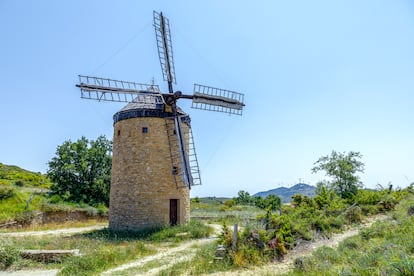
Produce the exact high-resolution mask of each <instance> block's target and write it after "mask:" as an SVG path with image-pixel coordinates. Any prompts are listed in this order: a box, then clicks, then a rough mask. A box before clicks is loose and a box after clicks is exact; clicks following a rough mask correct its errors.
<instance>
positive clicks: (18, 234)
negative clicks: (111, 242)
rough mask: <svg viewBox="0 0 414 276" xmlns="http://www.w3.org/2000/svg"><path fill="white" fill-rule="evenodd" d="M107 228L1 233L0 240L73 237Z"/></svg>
mask: <svg viewBox="0 0 414 276" xmlns="http://www.w3.org/2000/svg"><path fill="white" fill-rule="evenodd" d="M105 227H107V226H104V225H97V226H88V227H78V228H64V229H57V230H44V231H26V232H9V233H0V238H2V237H27V236H32V237H33V236H44V235H64V236H71V235H73V234H78V233H84V232H89V231H93V230H99V229H103V228H105Z"/></svg>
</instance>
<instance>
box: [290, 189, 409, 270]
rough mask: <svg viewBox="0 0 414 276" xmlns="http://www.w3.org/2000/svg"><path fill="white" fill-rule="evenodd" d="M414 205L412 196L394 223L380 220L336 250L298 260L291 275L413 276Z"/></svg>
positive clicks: (399, 209) (322, 250) (399, 207)
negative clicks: (411, 211)
mask: <svg viewBox="0 0 414 276" xmlns="http://www.w3.org/2000/svg"><path fill="white" fill-rule="evenodd" d="M410 206H414V197H413V196H411V197H409V198H407V199H405V200H403V201H402V202H401V203H400V204H399V205H397V207H396V210H395V211H394V212H392V214H391V215H392V217H393V219H394V220H387V221H381V222H380V221H377V222H375V223H374V224H373V225H372V226H371V227H369V228H366V229H362V230H360V233H359V235H357V236H354V237H351V238H348V239H346V240H344V241H343V242H341V243H340V244H339V246H338V248H337V249H332V248H328V247H322V248H319V249H318V250H316V251H315V252H314V253H313V254H312V255H311V256H309V257H306V258H301V259H297V260H295V270H294V271H293V272H292V273H290V274H291V275H414V216H413V215H410V214H409V213H408V210H409V208H410Z"/></svg>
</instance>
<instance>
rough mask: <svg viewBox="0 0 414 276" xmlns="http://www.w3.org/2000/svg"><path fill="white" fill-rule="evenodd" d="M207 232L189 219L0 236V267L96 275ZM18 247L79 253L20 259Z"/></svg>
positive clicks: (207, 232) (209, 230)
mask: <svg viewBox="0 0 414 276" xmlns="http://www.w3.org/2000/svg"><path fill="white" fill-rule="evenodd" d="M183 233H185V234H183ZM210 233H211V228H210V227H208V226H206V225H204V224H203V223H201V222H200V221H192V222H191V223H189V224H187V225H181V226H175V227H165V228H162V229H151V230H147V231H141V232H122V233H119V232H118V233H115V232H111V231H109V230H108V229H104V230H97V231H92V232H89V233H84V234H77V235H73V236H70V237H61V236H41V237H30V236H29V237H8V238H7V239H4V240H3V239H2V240H0V269H3V270H4V269H9V270H13V269H23V268H24V269H32V268H42V269H52V268H59V269H62V270H61V272H60V274H61V275H97V274H99V273H100V272H102V271H105V270H107V269H110V268H113V267H116V266H118V265H120V264H123V263H126V262H128V261H132V260H135V259H138V258H140V257H142V256H146V255H150V254H154V253H156V250H155V249H154V248H157V249H160V248H163V247H165V246H171V245H177V244H178V243H179V242H181V241H183V240H191V239H197V238H202V237H207V236H208V235H209V234H210ZM22 249H46V250H53V249H79V250H80V253H81V254H82V256H81V257H77V256H74V257H70V258H68V259H66V260H64V261H63V262H62V263H52V264H43V263H38V262H34V261H28V260H24V259H22V258H21V257H20V255H19V254H18V253H19V252H20V250H22ZM16 252H17V253H16Z"/></svg>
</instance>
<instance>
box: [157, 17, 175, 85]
mask: <svg viewBox="0 0 414 276" xmlns="http://www.w3.org/2000/svg"><path fill="white" fill-rule="evenodd" d="M153 18H154V21H153V22H154V23H153V26H154V30H155V38H156V41H157V49H158V57H159V60H160V65H161V71H162V75H163V78H164V81H167V82H168V88H169V92H170V93H173V89H172V84H173V83H174V84H176V78H175V68H174V55H173V50H172V43H171V32H170V23H169V20H168V18H166V17H164V15H163V14H162V12H160V13H158V12H156V11H154V12H153Z"/></svg>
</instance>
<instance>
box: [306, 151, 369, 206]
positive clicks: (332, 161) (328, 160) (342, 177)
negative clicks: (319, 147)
mask: <svg viewBox="0 0 414 276" xmlns="http://www.w3.org/2000/svg"><path fill="white" fill-rule="evenodd" d="M361 158H362V155H361V153H359V152H353V151H350V152H349V153H345V152H343V153H338V152H336V151H332V153H331V155H330V156H328V155H327V156H322V157H321V158H319V159H318V161H316V162H315V163H314V165H315V166H314V167H313V168H312V172H313V173H317V172H319V171H325V173H326V175H327V176H329V177H331V178H332V181H330V182H328V184H329V185H330V186H331V187H332V188H333V189H334V191H335V192H336V193H337V194H338V195H339V196H341V197H342V198H346V199H350V198H352V197H353V196H354V195H355V194H356V193H357V191H358V189H359V188H360V187H362V182H361V181H360V180H359V177H358V176H357V175H356V174H357V173H359V172H361V173H363V172H364V163H362V162H361V161H360V159H361Z"/></svg>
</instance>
